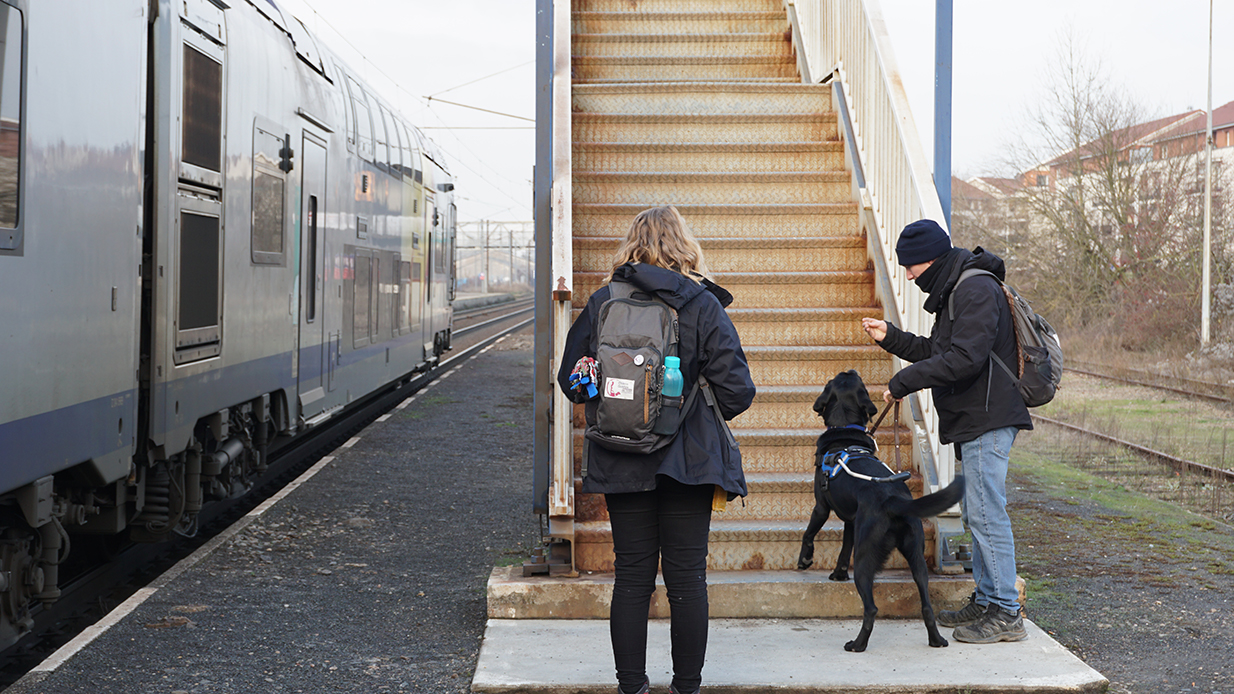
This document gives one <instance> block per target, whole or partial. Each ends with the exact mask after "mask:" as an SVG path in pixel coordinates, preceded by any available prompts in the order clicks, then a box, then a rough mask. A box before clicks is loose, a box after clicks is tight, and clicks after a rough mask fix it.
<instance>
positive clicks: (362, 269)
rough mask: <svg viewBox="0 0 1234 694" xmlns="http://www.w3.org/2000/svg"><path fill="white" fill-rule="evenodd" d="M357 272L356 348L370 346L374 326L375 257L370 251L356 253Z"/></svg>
mask: <svg viewBox="0 0 1234 694" xmlns="http://www.w3.org/2000/svg"><path fill="white" fill-rule="evenodd" d="M355 263H356V270H355V279H354V281H353V285H354V287H353V292H352V323H351V337H352V345H353V346H354V347H362V346H364V345H367V344H368V336H369V330H370V326H371V325H372V320H371V316H372V289H373V286H372V281H373V280H372V277H373V256H372V254H371V253H370V252H369V251H361V250H357V251H356V260H355Z"/></svg>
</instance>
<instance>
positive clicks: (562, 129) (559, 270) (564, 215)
mask: <svg viewBox="0 0 1234 694" xmlns="http://www.w3.org/2000/svg"><path fill="white" fill-rule="evenodd" d="M570 35H571V32H570V2H569V0H557V1H556V2H554V3H553V86H552V100H553V125H552V138H553V163H552V167H553V184H552V198H551V200H552V202H551V204H552V217H551V219H552V227H553V229H552V273H551V275H550V277H551V279H552V284H553V289H552V304H553V356H554V359H555V360H557V359H560V358H561V355H562V354H563V353H564V351H565V344H566V333H567V332H568V331H569V329H570V318H571V307H572V305H573V304H572V302H573V296H574V293H573V292H574V256H573V229H572V211H573V210H572V204H573V191H572V187H571V176H572V171H571V148H570V143H571V139H572V128H571V122H572V119H571V101H570V86H571V77H570ZM554 364H556V361H554ZM554 371H556V369H554ZM553 395H554V397H553V426H552V428H553V434H552V474H551V478H550V480H549V499H548V501H549V512H548V515H549V534H550V536H552V537H554V538H557V539H562V540H568V541H569V542H570V543H571V549H573V540H574V454H573V447H574V433H573V429H572V423H573V413H574V406H573V404H572V403H571V402H570V400H569V399H568V398H566V396H565V394H564V393H562V392H561V389H560V388H554V389H553ZM571 555H573V551H571ZM571 572H573V560H571Z"/></svg>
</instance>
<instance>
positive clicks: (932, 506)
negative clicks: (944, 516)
mask: <svg viewBox="0 0 1234 694" xmlns="http://www.w3.org/2000/svg"><path fill="white" fill-rule="evenodd" d="M963 498H964V476H963V475H956V478H955V481H954V482H952V483H951V484H949V485H947V486H946V487H944V488H942V489H940V490H938V491H937V492H934V493H933V494H927V495H925V496H923V497H921V498H919V499H904V498H900V497H892V498H891V499H888V501H887V507H886V508H887V510H888V511H890V512H891V513H893V514H895V515H898V516H913V517H916V518H926V517H929V516H937V515H938V514H940V513H942V512H943V511H946V510H947V509H949V508H951V507H952V506H955V505H956V504H958V503H959V502H960V499H963Z"/></svg>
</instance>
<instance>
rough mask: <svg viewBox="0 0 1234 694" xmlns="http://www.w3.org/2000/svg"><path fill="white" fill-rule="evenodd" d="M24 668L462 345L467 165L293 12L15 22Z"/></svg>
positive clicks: (3, 156) (5, 192)
mask: <svg viewBox="0 0 1234 694" xmlns="http://www.w3.org/2000/svg"><path fill="white" fill-rule="evenodd" d="M0 40H2V41H3V43H2V44H0V53H2V54H0V80H2V82H0V360H2V362H3V363H2V368H0V645H7V644H9V643H12V642H14V641H15V640H16V639H17V638H19V637H20V635H21V634H22V633H23V632H24V631H26V630H28V629H29V627H30V624H31V619H30V609H31V607H32V606H33V605H35V604H37V603H38V602H40V601H41V602H50V601H54V600H55V599H56V598H57V597H58V596H59V594H60V590H59V587H58V582H59V575H58V574H59V565H60V564H61V562H62V561H63V560H64V559H65V557H66V556H67V554H68V552H69V551H70V548H71V547H78V548H80V547H82V546H83V544H85V545H89V544H91V543H103V542H105V541H106V539H107V537H108V536H111V537H120V536H123V534H127V535H128V536H130V537H132V538H135V539H138V540H143V541H157V540H160V539H164V538H167V537H168V536H169V535H170V534H171V533H174V532H179V533H185V534H191V533H192V532H194V530H195V527H196V525H195V524H196V518H197V513H198V511H199V510H200V509H201V508H202V505H203V504H205V503H209V502H210V501H211V500H214V499H222V498H234V497H236V496H239V495H241V494H243V493H245V492H246V491H247V490H248V489H249V487H250V486H251V483H252V480H253V478H254V477H255V476H257V475H259V474H260V473H261V472H262V471H263V470H264V469H265V465H266V463H267V457H268V451H269V449H270V448H271V446H273V445H276V444H278V443H279V441H280V440H281V439H286V438H289V437H295V436H298V435H301V434H303V433H304V432H306V431H308V430H311V429H312V428H313V427H316V426H319V425H321V424H323V423H325V422H326V421H328V420H329V419H330V418H331V417H332V416H334V415H335V414H336V413H338V412H339V411H340V410H343V409H344V408H346V407H347V406H348V405H349V404H350V403H353V402H355V401H356V400H358V399H360V398H363V397H364V396H365V395H366V394H369V393H371V392H373V391H374V390H376V389H379V388H381V387H382V386H383V385H385V384H389V383H391V382H393V381H397V380H399V379H401V378H404V377H406V376H407V375H408V374H411V373H413V372H415V371H417V370H423V369H425V368H427V367H430V366H431V365H433V364H434V363H435V362H436V361H437V360H438V359H439V357H440V355H441V353H442V352H443V351H445V350H446V349H448V348H449V346H450V332H451V321H452V309H451V300H452V298H453V291H454V277H453V268H454V246H455V204H454V196H453V194H452V192H451V191H453V189H454V183H453V182H452V179H451V177H450V174H449V173H448V171H447V169H446V163H445V161H444V160H443V157H442V154H441V152H439V151H438V150H437V148H436V147H435V146H434V145H433V144H432V143H430V142H428V141H427V140H426V138H424V137H423V136H422V135H421V133H420V132H419V131H417V130H416V128H415V127H413V126H411V125H410V124H408V123H407V122H406V121H405V120H404V119H402V118H401V117H400V116H399V115H398V114H397V113H396V112H395V111H394V109H393V108H391V106H390V105H389V102H387V101H385V100H383V99H382V98H381V97H380V96H378V95H377V94H376V93H375V92H374V91H373V90H372V89H370V88H369V87H367V86H366V85H365V84H364V83H363V82H362V81H361V80H360V79H359V78H358V77H356V76H355V75H354V73H352V72H350V71H349V70H348V68H347V67H346V66H345V65H344V64H343V63H342V62H341V61H340V60H338V59H337V57H336V56H334V55H333V54H331V53H330V52H329V51H327V50H326V49H325V48H324V47H323V46H322V45H321V44H319V43H317V41H316V40H315V39H314V37H313V36H312V35H311V34H310V33H309V32H308V31H307V30H306V29H305V27H304V26H303V25H302V24H301V23H300V22H299V21H298V20H296V19H295V18H294V17H292V16H290V15H287V14H284V13H283V12H281V11H280V9H279V8H278V7H277V6H276V4H275V2H274V0H175V1H174V2H173V1H172V0H109V1H108V2H98V0H0Z"/></svg>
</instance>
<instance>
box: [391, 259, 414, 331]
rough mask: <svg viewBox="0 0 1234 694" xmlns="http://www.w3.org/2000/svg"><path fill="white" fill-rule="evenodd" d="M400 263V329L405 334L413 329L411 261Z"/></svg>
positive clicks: (400, 261)
mask: <svg viewBox="0 0 1234 694" xmlns="http://www.w3.org/2000/svg"><path fill="white" fill-rule="evenodd" d="M394 260H395V262H396V263H398V328H399V333H400V334H404V333H406V332H407V330H408V329H409V328H411V261H409V260H399V256H395V258H394Z"/></svg>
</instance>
